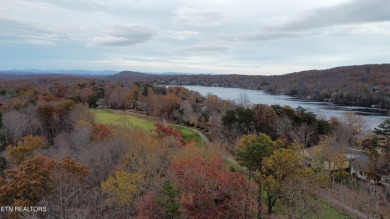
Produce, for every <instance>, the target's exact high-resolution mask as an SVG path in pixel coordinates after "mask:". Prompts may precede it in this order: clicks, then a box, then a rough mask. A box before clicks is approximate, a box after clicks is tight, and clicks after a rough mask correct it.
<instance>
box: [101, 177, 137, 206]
mask: <svg viewBox="0 0 390 219" xmlns="http://www.w3.org/2000/svg"><path fill="white" fill-rule="evenodd" d="M143 181H144V175H143V174H142V173H129V172H126V171H122V170H119V171H116V172H115V176H110V177H109V178H108V179H107V180H106V181H105V182H103V183H102V185H101V188H102V190H103V192H104V193H105V194H107V199H106V201H107V204H109V205H119V206H129V205H130V204H131V201H132V200H133V198H134V197H135V196H136V194H137V193H138V190H139V186H140V184H141V183H142V182H143Z"/></svg>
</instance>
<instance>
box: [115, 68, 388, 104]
mask: <svg viewBox="0 0 390 219" xmlns="http://www.w3.org/2000/svg"><path fill="white" fill-rule="evenodd" d="M108 78H112V79H114V80H142V81H146V82H154V83H158V84H175V85H204V86H221V87H240V88H244V89H261V90H267V91H269V92H270V93H273V94H287V95H291V96H295V97H298V98H309V99H314V100H319V101H331V102H335V103H340V104H346V105H358V106H369V107H370V106H372V105H375V106H376V107H380V108H386V109H390V65H389V64H382V65H361V66H346V67H337V68H332V69H327V70H309V71H303V72H296V73H291V74H285V75H281V76H260V75H257V76H249V75H149V74H141V73H135V72H121V73H119V74H117V75H114V76H109V77H108Z"/></svg>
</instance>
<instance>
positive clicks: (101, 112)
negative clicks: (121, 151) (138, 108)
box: [91, 109, 154, 130]
mask: <svg viewBox="0 0 390 219" xmlns="http://www.w3.org/2000/svg"><path fill="white" fill-rule="evenodd" d="M91 112H92V113H93V114H94V115H95V121H96V122H97V123H104V124H113V125H123V124H126V123H129V124H127V125H133V126H136V127H139V128H142V129H145V130H153V129H154V121H153V120H149V119H146V118H140V117H137V116H133V115H129V114H126V113H124V112H123V113H122V112H115V111H111V110H105V109H91Z"/></svg>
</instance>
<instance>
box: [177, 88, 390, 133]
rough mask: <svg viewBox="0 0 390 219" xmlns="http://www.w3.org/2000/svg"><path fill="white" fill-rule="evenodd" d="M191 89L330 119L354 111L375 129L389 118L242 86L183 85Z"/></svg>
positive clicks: (371, 111) (380, 113)
mask: <svg viewBox="0 0 390 219" xmlns="http://www.w3.org/2000/svg"><path fill="white" fill-rule="evenodd" d="M183 87H185V88H187V89H189V90H194V91H197V92H199V93H200V94H202V95H203V96H206V95H208V94H213V95H217V96H219V97H220V98H222V99H230V100H234V101H236V102H239V100H240V97H241V96H243V95H246V96H247V97H248V99H249V101H250V102H251V103H252V104H257V103H262V104H268V105H273V104H279V105H281V106H284V105H288V106H291V107H292V108H297V107H298V106H301V107H303V108H305V109H308V110H309V111H311V112H313V113H315V114H316V115H318V116H320V117H325V118H327V119H329V118H330V117H332V116H335V117H341V116H343V114H345V113H347V112H354V113H356V114H358V115H360V116H361V117H363V118H364V119H365V120H366V121H367V125H368V126H369V127H370V129H374V127H377V126H378V125H379V124H380V123H382V122H383V121H384V120H386V119H389V118H390V117H389V116H386V111H384V110H381V109H378V108H370V107H356V106H341V105H336V104H334V103H329V102H315V101H306V100H298V99H296V98H293V97H290V96H285V95H270V94H267V93H265V92H264V91H261V90H243V89H240V88H225V87H203V86H183Z"/></svg>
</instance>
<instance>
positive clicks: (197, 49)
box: [174, 44, 231, 55]
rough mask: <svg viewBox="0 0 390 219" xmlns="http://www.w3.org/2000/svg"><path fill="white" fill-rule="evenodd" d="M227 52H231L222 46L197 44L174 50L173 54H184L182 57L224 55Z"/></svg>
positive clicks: (225, 46)
mask: <svg viewBox="0 0 390 219" xmlns="http://www.w3.org/2000/svg"><path fill="white" fill-rule="evenodd" d="M229 51H231V48H230V47H229V46H227V45H222V44H198V45H192V46H185V47H181V48H178V49H175V50H174V52H179V53H184V55H193V54H208V53H226V52H229Z"/></svg>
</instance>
